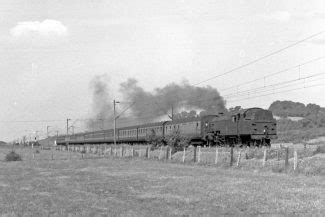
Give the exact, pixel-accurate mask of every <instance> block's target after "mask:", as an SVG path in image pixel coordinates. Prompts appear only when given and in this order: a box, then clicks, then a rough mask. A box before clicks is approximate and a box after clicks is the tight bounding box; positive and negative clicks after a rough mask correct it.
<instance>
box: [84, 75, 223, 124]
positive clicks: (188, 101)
mask: <svg viewBox="0 0 325 217" xmlns="http://www.w3.org/2000/svg"><path fill="white" fill-rule="evenodd" d="M108 81H109V79H108V77H107V76H105V75H101V76H96V77H95V78H94V79H93V80H92V81H91V83H90V88H91V90H92V91H93V113H94V115H93V116H94V117H93V118H94V119H97V120H92V121H89V122H88V128H92V129H100V128H103V127H104V128H111V126H112V123H111V122H112V121H108V120H107V119H111V120H112V119H113V109H112V98H111V97H110V93H109V87H108V84H109V83H108ZM120 92H121V93H122V95H123V99H124V100H126V101H128V102H135V104H133V106H132V107H130V109H129V110H128V112H126V113H124V114H123V117H120V118H119V119H118V125H119V127H121V126H126V125H134V124H140V123H148V122H149V121H157V120H158V119H159V118H161V117H164V119H165V120H166V119H167V120H168V116H170V115H171V108H172V107H173V110H174V111H173V112H174V114H176V113H179V114H184V112H182V111H183V110H200V111H202V112H203V113H204V114H218V113H219V112H226V111H227V109H226V107H225V101H224V99H223V98H222V97H221V96H220V94H219V92H218V91H217V90H216V89H215V88H212V87H210V86H208V87H195V86H191V85H190V84H188V83H187V82H183V83H181V84H180V85H179V84H175V83H171V84H169V85H166V86H165V87H163V88H156V89H155V90H154V91H153V92H148V91H145V90H144V89H143V88H142V87H140V86H139V85H138V82H137V80H135V79H132V78H130V79H128V80H127V81H126V82H123V83H121V84H120ZM120 106H122V105H119V106H118V107H120ZM120 110H121V109H120ZM120 112H121V111H120ZM180 112H182V113H180ZM185 113H186V112H185ZM191 114H192V115H193V111H192V112H191ZM194 114H195V112H194ZM167 115H168V116H167ZM98 119H101V120H98ZM104 119H105V120H106V121H105V123H106V125H107V127H105V126H104V125H103V123H104V122H103V121H102V120H104ZM100 126H102V127H100ZM108 126H109V127H108Z"/></svg>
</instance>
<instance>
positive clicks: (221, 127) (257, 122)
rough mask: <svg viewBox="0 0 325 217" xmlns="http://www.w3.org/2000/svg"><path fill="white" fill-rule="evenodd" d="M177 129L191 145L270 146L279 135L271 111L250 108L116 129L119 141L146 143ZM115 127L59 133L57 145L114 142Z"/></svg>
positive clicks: (168, 134)
mask: <svg viewBox="0 0 325 217" xmlns="http://www.w3.org/2000/svg"><path fill="white" fill-rule="evenodd" d="M175 131H178V132H179V134H180V135H182V136H186V137H188V138H189V141H190V143H191V144H192V145H203V144H206V145H209V146H210V145H234V144H238V143H240V144H245V145H270V142H271V139H275V138H276V120H275V119H274V118H273V115H272V113H271V112H270V111H268V110H264V109H261V108H249V109H246V110H243V111H240V112H237V113H235V114H225V115H224V114H218V115H206V116H202V117H195V118H188V119H183V120H175V121H164V122H155V123H149V124H143V125H136V126H128V127H121V128H117V129H116V142H117V143H129V144H135V143H136V144H139V143H145V142H146V141H147V138H148V136H150V135H155V136H158V137H161V138H162V139H163V140H164V139H165V140H166V139H167V138H168V137H169V136H171V135H172V134H173V133H174V132H175ZM113 142H114V130H113V129H109V130H102V131H94V132H87V133H78V134H74V135H67V136H60V137H58V138H57V144H59V145H66V144H99V143H113Z"/></svg>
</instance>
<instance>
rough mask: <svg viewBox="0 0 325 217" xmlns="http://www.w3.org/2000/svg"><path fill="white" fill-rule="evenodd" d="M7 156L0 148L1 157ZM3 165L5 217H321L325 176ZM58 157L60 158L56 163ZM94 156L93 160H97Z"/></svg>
mask: <svg viewBox="0 0 325 217" xmlns="http://www.w3.org/2000/svg"><path fill="white" fill-rule="evenodd" d="M6 152H7V151H3V150H0V153H1V154H0V155H3V153H6ZM16 152H17V153H19V154H20V155H22V156H23V159H25V160H24V161H22V162H10V163H8V162H4V161H1V162H0V170H1V174H0V213H1V214H8V215H22V214H24V215H27V216H48V215H53V216H63V215H66V214H68V213H70V214H74V215H77V216H80V215H86V216H88V215H93V216H94V215H96V216H98V215H102V214H108V215H130V216H161V215H213V216H215V215H321V214H324V211H325V205H324V204H325V198H324V195H325V182H324V178H323V177H320V176H315V177H306V176H288V175H283V174H274V173H256V172H253V171H241V170H238V169H227V170H225V169H222V168H215V167H201V166H193V165H182V164H174V163H167V162H158V161H152V160H150V161H149V160H143V159H139V158H133V159H130V158H117V157H108V158H94V157H95V155H92V156H91V155H89V156H88V157H89V159H81V154H80V153H67V152H59V151H54V152H52V151H48V150H41V151H40V153H38V155H37V156H34V159H33V156H32V155H33V153H34V151H31V150H25V149H21V150H16ZM52 154H53V155H54V159H55V160H51V157H52ZM90 157H93V158H92V159H91V158H90Z"/></svg>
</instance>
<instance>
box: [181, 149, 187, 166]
mask: <svg viewBox="0 0 325 217" xmlns="http://www.w3.org/2000/svg"><path fill="white" fill-rule="evenodd" d="M185 154H186V150H185V147H184V150H183V158H182V161H183V163H185Z"/></svg>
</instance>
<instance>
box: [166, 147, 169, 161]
mask: <svg viewBox="0 0 325 217" xmlns="http://www.w3.org/2000/svg"><path fill="white" fill-rule="evenodd" d="M168 155H169V146H167V149H166V160H168V159H169V156H168Z"/></svg>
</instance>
